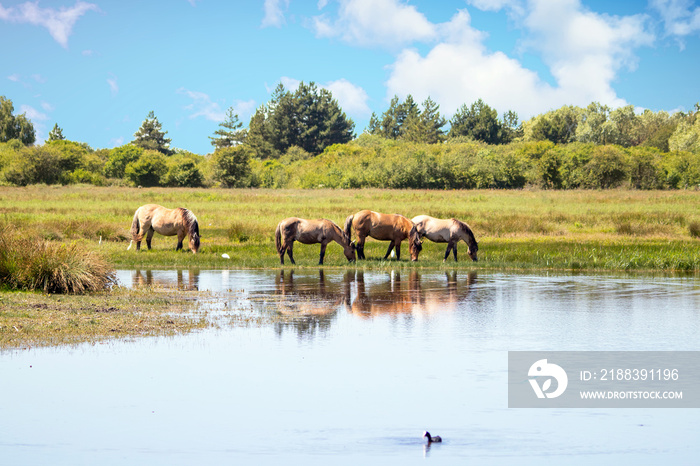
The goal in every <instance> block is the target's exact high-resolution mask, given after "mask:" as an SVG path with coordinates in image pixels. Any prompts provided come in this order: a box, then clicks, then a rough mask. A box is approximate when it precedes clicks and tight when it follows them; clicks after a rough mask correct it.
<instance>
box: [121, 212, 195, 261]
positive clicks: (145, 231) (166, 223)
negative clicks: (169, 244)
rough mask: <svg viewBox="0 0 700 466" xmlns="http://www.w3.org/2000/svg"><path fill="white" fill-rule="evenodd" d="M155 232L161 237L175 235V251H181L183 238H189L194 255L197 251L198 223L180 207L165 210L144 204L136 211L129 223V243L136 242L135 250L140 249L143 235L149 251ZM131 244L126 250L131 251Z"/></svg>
mask: <svg viewBox="0 0 700 466" xmlns="http://www.w3.org/2000/svg"><path fill="white" fill-rule="evenodd" d="M156 231H157V232H158V233H160V234H161V235H163V236H174V235H177V248H176V251H179V250H180V249H182V240H183V239H185V236H189V237H190V240H189V243H190V250H191V251H192V252H193V253H195V254H196V253H197V251H198V250H199V239H200V236H199V223H197V217H195V216H194V214H193V213H192V212H191V211H190V210H187V209H184V208H182V207H178V208H177V209H166V208H165V207H163V206H159V205H157V204H146V205H142V206H141V207H139V208H138V209H136V213H135V214H134V220H133V221H132V222H131V243H133V242H134V241H136V250H137V251H138V250H140V249H141V240H143V236H144V235H146V244H147V245H148V249H151V238H153V233H154V232H156ZM131 243H129V247H128V248H126V249H127V250H129V249H131Z"/></svg>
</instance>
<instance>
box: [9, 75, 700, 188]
mask: <svg viewBox="0 0 700 466" xmlns="http://www.w3.org/2000/svg"><path fill="white" fill-rule="evenodd" d="M13 112H14V109H13V105H12V102H11V101H10V100H8V99H6V98H5V97H0V183H4V184H8V185H27V184H34V183H46V184H54V183H62V184H69V183H90V184H96V185H114V184H117V185H120V184H121V185H133V186H190V187H199V186H222V187H242V186H263V187H303V188H309V187H318V186H328V187H363V186H377V187H406V188H436V189H446V188H447V189H449V188H520V187H523V186H527V185H533V186H540V187H543V188H551V189H571V188H610V187H616V186H629V187H632V188H638V189H651V188H655V189H674V188H688V187H698V186H699V185H700V180H697V181H698V182H695V181H694V178H693V176H694V175H693V174H692V173H694V172H693V170H695V168H693V167H695V162H694V160H695V158H697V157H698V154H700V118H698V115H700V106H699V105H698V104H696V105H695V108H694V110H693V111H690V112H687V113H684V112H677V113H673V114H669V113H667V112H663V111H661V112H652V111H650V110H646V111H644V112H643V113H641V114H639V113H636V112H635V111H634V108H633V107H632V106H626V107H621V108H618V109H611V108H609V107H608V106H605V105H601V104H599V103H597V102H593V103H591V104H590V105H589V106H587V107H585V108H582V107H576V106H563V107H561V108H559V109H555V110H551V111H549V112H545V113H543V114H540V115H537V116H535V117H533V118H531V119H529V120H527V121H525V122H522V123H521V122H519V120H518V115H517V114H516V113H515V112H513V111H507V112H505V113H504V114H503V115H502V116H501V117H499V115H498V112H497V111H496V110H495V109H493V108H491V107H490V106H489V105H488V104H486V103H485V102H484V101H483V100H481V99H479V100H477V101H476V102H474V103H472V104H471V105H466V104H464V105H462V106H461V107H460V108H459V109H458V110H457V112H455V114H454V115H453V116H452V118H450V119H449V120H448V119H446V118H445V117H444V116H442V115H441V113H440V110H439V105H437V104H436V103H435V102H434V101H433V100H432V99H431V98H430V97H428V98H427V99H426V100H425V101H424V102H422V103H421V104H420V105H419V104H417V103H416V102H415V100H414V99H413V97H412V96H411V95H408V96H407V97H406V98H405V99H404V100H403V101H402V100H400V99H399V97H398V96H394V98H393V99H392V100H391V101H390V103H389V108H388V109H387V110H386V111H384V112H383V113H382V114H380V115H377V114H374V113H373V114H372V116H371V118H370V121H369V124H368V126H367V128H366V129H365V130H364V132H363V134H361V135H360V136H359V137H355V135H354V128H355V124H354V122H353V121H352V120H351V119H350V118H348V117H347V116H346V114H345V113H344V112H343V111H342V108H341V107H340V106H339V104H338V102H337V101H336V100H335V99H334V98H333V96H332V94H331V92H330V91H328V90H326V89H323V88H320V89H319V88H318V87H317V86H316V85H315V84H314V83H313V82H312V83H309V84H306V83H303V82H302V83H301V84H300V85H299V86H298V88H297V89H296V90H295V91H289V90H287V89H286V88H285V87H284V86H283V85H281V84H280V85H278V86H277V88H276V89H275V91H274V92H273V94H272V97H271V99H270V101H269V102H267V103H266V104H264V105H262V106H261V107H259V108H258V109H257V110H256V112H255V114H254V115H253V116H252V117H251V119H250V122H249V124H248V126H247V128H246V127H244V125H243V123H242V122H241V121H240V120H239V118H238V115H237V114H236V112H235V109H234V108H229V109H228V110H227V113H226V118H225V120H224V121H223V122H222V123H221V124H220V125H219V128H218V129H217V130H216V131H215V132H214V134H213V135H212V136H210V137H209V139H210V140H211V144H212V146H213V148H214V150H213V152H212V153H211V154H207V155H198V154H194V153H191V152H188V151H184V150H179V149H172V148H171V147H170V144H171V142H172V141H171V139H170V138H168V137H167V131H164V130H163V128H162V124H161V123H160V122H159V121H158V118H157V117H156V116H155V114H154V112H152V111H151V112H150V113H149V114H148V115H147V117H146V119H145V120H144V121H143V123H142V124H141V127H140V128H139V129H138V130H137V131H136V133H134V139H133V140H132V141H131V142H130V143H129V144H126V145H123V146H120V147H115V148H113V149H98V150H94V149H92V148H90V147H89V146H88V145H87V144H84V143H79V142H74V141H69V140H66V138H65V137H64V135H63V129H62V128H60V127H59V126H58V124H56V125H55V126H54V128H53V130H52V131H51V132H50V133H49V137H48V139H47V140H46V142H45V144H43V145H34V143H35V142H36V137H35V132H34V128H33V125H32V123H31V121H29V119H28V118H27V117H26V115H15V114H13ZM543 148H545V149H543ZM601 154H603V155H601ZM605 154H607V155H605ZM603 161H605V163H603ZM681 161H682V162H681ZM357 164H359V165H357ZM683 164H685V167H686V170H685V171H686V172H687V173H685V174H682V173H681V172H682V171H683V169H682V168H680V167H682V166H683ZM378 167H379V168H381V167H385V169H379V168H378ZM378 173H381V174H378ZM642 173H643V174H644V176H641V174H642ZM650 173H652V174H650ZM370 174H371V176H370ZM640 177H641V178H640ZM642 178H643V181H640V179H642ZM650 180H652V181H650Z"/></svg>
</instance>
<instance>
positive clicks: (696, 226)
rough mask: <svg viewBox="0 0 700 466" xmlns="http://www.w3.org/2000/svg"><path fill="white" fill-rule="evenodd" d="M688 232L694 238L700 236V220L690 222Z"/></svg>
mask: <svg viewBox="0 0 700 466" xmlns="http://www.w3.org/2000/svg"><path fill="white" fill-rule="evenodd" d="M688 232H689V233H690V236H692V237H693V238H700V222H690V223H689V224H688Z"/></svg>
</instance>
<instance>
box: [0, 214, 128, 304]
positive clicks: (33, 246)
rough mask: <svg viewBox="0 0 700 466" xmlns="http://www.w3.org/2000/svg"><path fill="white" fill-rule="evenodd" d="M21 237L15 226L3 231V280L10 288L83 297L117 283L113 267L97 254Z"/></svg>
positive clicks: (0, 269) (0, 238) (74, 246)
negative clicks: (81, 295)
mask: <svg viewBox="0 0 700 466" xmlns="http://www.w3.org/2000/svg"><path fill="white" fill-rule="evenodd" d="M18 236H19V234H18V232H16V231H15V230H14V228H12V227H9V226H5V227H2V229H0V279H1V280H2V282H3V283H5V284H6V285H7V286H8V287H9V288H14V289H24V290H40V291H44V292H46V293H73V294H82V293H86V292H90V291H100V290H104V289H106V288H108V287H110V286H111V285H112V284H113V283H114V279H115V274H114V270H113V269H112V267H111V265H109V264H108V263H107V262H106V261H105V260H104V259H102V258H101V257H100V256H99V255H97V253H95V252H94V251H90V250H84V249H82V248H81V247H79V246H78V245H77V244H76V243H73V244H62V243H52V242H48V241H45V240H30V239H24V238H21V237H18Z"/></svg>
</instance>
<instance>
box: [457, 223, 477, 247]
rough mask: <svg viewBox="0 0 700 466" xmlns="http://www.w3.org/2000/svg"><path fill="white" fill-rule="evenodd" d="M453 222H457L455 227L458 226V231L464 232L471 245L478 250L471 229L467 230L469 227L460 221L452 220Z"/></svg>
mask: <svg viewBox="0 0 700 466" xmlns="http://www.w3.org/2000/svg"><path fill="white" fill-rule="evenodd" d="M452 220H454V221H455V222H457V225H459V229H460V230H462V232H464V233H465V234H466V235H467V237H468V238H469V239H470V240H471V242H472V244H474V246H475V247H476V249H477V250H478V249H479V243H478V242H477V241H476V237H475V236H474V233H473V232H472V229H471V228H469V225H467V224H466V223H464V222H462V221H461V220H457V219H456V218H453V219H452Z"/></svg>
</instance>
